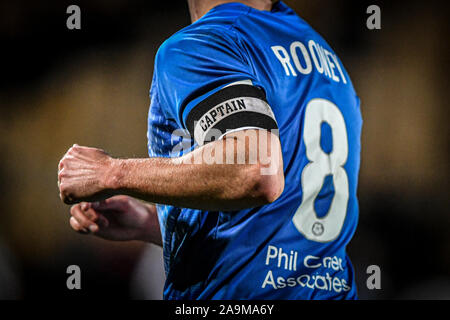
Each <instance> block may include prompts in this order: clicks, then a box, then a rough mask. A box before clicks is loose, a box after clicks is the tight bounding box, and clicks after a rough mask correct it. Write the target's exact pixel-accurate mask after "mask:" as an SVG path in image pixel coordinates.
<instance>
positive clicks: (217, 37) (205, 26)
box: [157, 3, 249, 59]
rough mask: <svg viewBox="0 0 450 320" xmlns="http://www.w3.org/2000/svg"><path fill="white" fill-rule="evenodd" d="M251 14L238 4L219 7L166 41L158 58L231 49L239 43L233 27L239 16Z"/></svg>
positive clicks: (159, 51) (246, 8)
mask: <svg viewBox="0 0 450 320" xmlns="http://www.w3.org/2000/svg"><path fill="white" fill-rule="evenodd" d="M248 13H249V10H248V7H247V6H244V5H239V4H238V3H228V4H223V5H219V6H217V7H215V8H213V9H211V10H210V11H209V12H208V13H207V14H206V15H205V16H203V17H202V18H201V19H199V20H198V21H196V22H194V23H192V24H190V25H188V26H186V27H185V28H183V29H181V30H179V31H178V32H176V33H175V34H173V35H172V36H171V37H170V38H168V39H167V40H165V41H164V42H163V43H162V44H161V46H160V47H159V49H158V52H157V58H164V59H167V58H169V57H173V58H176V56H177V55H180V54H185V53H187V52H197V53H201V51H202V49H207V48H211V47H217V46H221V45H222V46H232V44H233V43H236V41H237V34H236V30H235V29H234V28H233V27H234V25H235V24H236V23H237V21H238V20H239V18H240V16H245V15H247V14H248Z"/></svg>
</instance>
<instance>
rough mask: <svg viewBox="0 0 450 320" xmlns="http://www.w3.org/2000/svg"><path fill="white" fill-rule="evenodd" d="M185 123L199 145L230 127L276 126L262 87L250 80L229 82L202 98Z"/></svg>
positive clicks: (216, 138)
mask: <svg viewBox="0 0 450 320" xmlns="http://www.w3.org/2000/svg"><path fill="white" fill-rule="evenodd" d="M186 126H187V129H188V130H189V133H190V134H191V136H192V137H194V140H195V141H196V142H197V143H198V144H199V145H204V144H205V143H208V142H211V141H215V140H219V139H221V138H222V137H223V136H224V135H225V134H226V133H229V132H231V131H237V130H244V129H254V128H258V129H266V130H269V131H270V130H276V129H278V125H277V121H276V120H275V116H274V114H273V112H272V109H271V108H270V106H269V104H268V103H267V100H266V97H265V94H264V91H263V90H261V89H260V88H258V87H256V86H253V85H249V84H232V85H230V86H227V87H224V88H223V89H221V90H220V91H218V92H216V93H213V94H212V95H210V96H209V97H207V98H205V99H204V100H202V101H201V102H200V103H198V104H197V105H196V106H195V107H194V108H193V109H192V110H191V111H190V112H189V114H188V116H187V119H186Z"/></svg>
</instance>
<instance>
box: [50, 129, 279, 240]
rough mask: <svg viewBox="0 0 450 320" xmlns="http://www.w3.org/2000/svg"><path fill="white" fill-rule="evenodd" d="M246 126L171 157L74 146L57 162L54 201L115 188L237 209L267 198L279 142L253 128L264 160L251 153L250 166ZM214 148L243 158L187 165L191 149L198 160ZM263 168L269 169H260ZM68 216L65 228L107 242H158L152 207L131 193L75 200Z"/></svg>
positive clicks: (273, 191) (274, 193) (272, 191)
mask: <svg viewBox="0 0 450 320" xmlns="http://www.w3.org/2000/svg"><path fill="white" fill-rule="evenodd" d="M246 131H247V132H246ZM248 131H249V130H243V131H239V132H236V133H233V134H229V135H227V136H225V139H223V140H221V141H217V142H214V143H210V144H207V145H206V146H204V147H202V148H199V149H197V150H196V151H194V152H192V153H189V154H187V155H185V156H184V157H180V158H175V159H165V158H153V159H152V158H150V159H114V158H112V157H110V156H109V155H107V154H106V153H105V152H104V151H102V150H100V149H96V148H87V147H81V146H77V145H75V146H73V147H72V148H70V149H69V151H68V152H67V153H66V155H65V156H64V157H63V159H62V160H61V162H60V164H59V174H58V178H59V186H60V195H61V199H62V200H63V201H64V202H66V203H74V202H79V201H91V200H99V199H103V198H107V197H109V196H111V195H114V194H119V193H120V194H127V195H130V196H133V197H136V198H140V199H143V200H147V201H151V202H158V203H165V204H172V205H176V206H183V207H193V208H201V209H205V210H237V209H241V208H247V207H254V206H259V205H263V204H266V203H270V202H273V201H274V200H276V199H277V198H278V197H279V195H280V194H281V192H282V190H283V187H284V176H283V170H282V159H281V150H280V145H279V140H278V138H277V137H275V136H274V135H272V134H271V133H268V132H267V131H265V130H263V131H260V130H253V131H255V132H257V136H258V138H259V139H267V146H268V150H267V153H266V155H268V156H269V158H268V159H266V161H263V162H264V164H262V163H261V162H262V161H261V160H262V159H261V157H262V155H264V153H261V154H260V152H256V153H255V154H257V155H258V158H257V161H256V162H255V163H253V164H252V163H249V162H250V151H249V149H250V148H258V145H260V143H258V144H257V145H251V143H252V141H250V140H249V139H245V138H246V137H248V135H247V134H248ZM230 140H233V141H231V142H232V147H231V148H230V147H228V148H227V143H228V145H230V144H229V143H230ZM239 140H242V142H244V143H245V148H243V149H241V150H242V153H244V154H239V149H240V148H239V142H240V141H239ZM244 140H247V141H244ZM241 145H244V144H241ZM216 152H223V156H224V158H226V157H228V159H232V161H235V162H238V159H239V158H240V157H241V158H242V157H243V158H244V159H245V163H244V164H206V163H204V164H195V163H193V162H194V158H195V157H196V156H198V154H199V153H201V157H202V159H204V154H209V155H211V156H212V157H215V156H216V154H215V153H216ZM230 152H232V153H233V154H232V155H231V156H230V154H229V153H230ZM267 160H268V161H267ZM187 163H191V164H187ZM264 166H265V167H266V168H267V169H271V170H272V172H270V171H269V172H268V173H270V174H262V172H263V171H262V169H263V167H264ZM174 173H175V174H174ZM175 177H176V178H175ZM180 186H183V187H180ZM71 215H72V217H71V219H70V225H71V227H72V228H73V229H74V230H76V231H79V232H82V233H88V232H91V233H94V234H96V235H98V236H100V237H102V238H106V239H110V240H143V241H147V242H152V243H155V244H158V245H160V244H161V234H160V230H159V224H158V219H157V214H156V208H155V206H154V205H151V204H147V203H142V202H140V201H138V200H136V199H133V198H131V197H126V196H116V197H112V198H109V199H106V200H105V201H101V202H94V203H92V204H91V203H86V202H83V203H81V204H76V205H74V206H73V207H72V208H71Z"/></svg>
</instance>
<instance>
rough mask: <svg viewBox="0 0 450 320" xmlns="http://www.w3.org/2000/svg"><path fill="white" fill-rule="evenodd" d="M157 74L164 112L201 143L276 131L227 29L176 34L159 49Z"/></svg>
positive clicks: (262, 93)
mask: <svg viewBox="0 0 450 320" xmlns="http://www.w3.org/2000/svg"><path fill="white" fill-rule="evenodd" d="M155 72H156V83H157V90H158V97H159V100H160V101H159V102H160V104H161V105H162V106H163V109H164V112H165V113H166V114H167V116H169V117H171V118H173V119H175V121H177V123H178V124H179V126H180V127H182V128H184V129H187V130H188V131H189V133H190V135H191V137H192V138H194V140H195V141H196V142H197V143H198V144H199V145H203V144H205V143H207V142H209V141H213V140H217V139H219V138H221V137H222V136H223V135H224V134H226V133H227V132H230V131H236V130H241V129H245V128H262V129H267V130H272V129H277V128H278V127H277V123H276V120H275V116H274V114H273V112H272V110H271V108H270V106H269V104H268V103H267V100H266V96H265V90H264V86H263V84H262V83H260V82H259V81H258V79H257V78H256V77H255V75H254V74H253V72H252V69H251V64H250V63H249V62H248V60H247V58H246V55H245V53H244V52H243V50H242V49H241V48H240V46H239V43H238V41H237V39H236V38H235V37H234V36H233V34H232V33H231V31H229V30H227V29H225V28H224V30H223V32H222V31H221V32H219V31H218V30H214V31H212V30H207V31H196V32H195V33H180V34H176V35H175V36H173V37H172V38H170V39H169V40H167V41H166V42H165V43H164V44H163V45H162V46H161V47H160V49H159V50H158V54H157V57H156V62H155Z"/></svg>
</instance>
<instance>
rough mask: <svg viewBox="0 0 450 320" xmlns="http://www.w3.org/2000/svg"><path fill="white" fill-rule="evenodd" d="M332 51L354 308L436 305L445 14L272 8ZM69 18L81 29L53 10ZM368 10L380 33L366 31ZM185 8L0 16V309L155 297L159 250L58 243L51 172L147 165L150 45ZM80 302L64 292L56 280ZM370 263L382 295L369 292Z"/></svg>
mask: <svg viewBox="0 0 450 320" xmlns="http://www.w3.org/2000/svg"><path fill="white" fill-rule="evenodd" d="M285 2H286V3H287V4H289V5H290V6H292V7H293V8H294V9H295V10H296V11H297V13H298V14H299V15H300V16H302V17H303V18H304V19H305V20H307V21H308V22H309V23H310V24H311V25H312V26H313V27H314V28H315V29H316V30H317V31H319V32H320V33H321V34H322V35H323V36H324V37H325V38H326V39H327V41H328V42H329V43H330V44H331V45H332V47H334V49H335V51H336V52H337V54H338V55H339V56H340V58H341V59H342V60H343V62H344V64H345V66H346V68H347V69H348V71H349V73H350V75H351V76H352V80H353V83H354V85H355V87H356V90H357V92H358V94H359V96H360V97H361V100H362V112H363V118H364V127H363V136H362V146H363V150H362V164H361V173H360V187H359V199H360V220H359V227H358V229H357V231H356V234H355V237H354V239H353V240H352V242H351V243H350V245H349V252H350V255H351V258H352V261H353V263H354V265H355V268H356V272H357V282H358V288H359V294H360V297H361V298H363V299H405V298H437V299H440V298H447V299H450V232H449V227H450V212H449V204H450V203H449V129H448V128H449V126H448V120H449V117H448V107H449V103H448V97H447V95H448V92H449V86H448V79H449V78H448V75H449V71H450V70H449V41H448V39H449V35H450V33H449V29H448V27H449V23H448V15H447V13H446V10H444V5H443V4H444V3H445V2H444V1H433V0H431V1H370V2H369V1H361V0H351V1H350V0H346V1H341V0H339V1H338V0H316V1H307V0H297V1H295V0H291V1H288V0H286V1H285ZM71 4H77V5H78V6H79V7H80V8H81V30H68V29H67V28H66V19H67V18H68V16H69V14H66V8H67V7H68V6H69V5H71ZM370 4H377V5H379V6H380V7H381V15H382V29H381V30H374V31H371V30H368V29H367V28H366V19H367V17H368V14H366V8H367V7H368V6H369V5H370ZM189 22H190V20H189V13H188V10H187V4H186V3H185V1H181V0H180V1H171V2H168V1H150V0H108V1H106V0H89V1H87V0H86V1H76V2H69V1H65V0H59V1H56V0H55V1H35V2H30V1H24V0H14V1H10V0H2V1H1V2H0V39H1V60H0V65H1V77H0V152H1V156H0V208H1V209H0V210H1V213H0V299H15V298H60V297H66V296H67V297H83V298H84V297H94V296H95V297H106V298H108V297H117V298H135V299H159V298H161V295H162V283H163V281H164V272H163V269H162V262H161V251H160V249H159V248H157V247H155V246H152V245H148V246H145V245H143V244H141V243H137V242H136V243H133V242H131V243H113V242H107V241H104V240H100V239H94V238H92V237H83V236H81V235H79V234H76V233H74V232H72V231H71V229H70V227H69V224H68V220H69V215H68V207H67V206H65V205H63V204H62V203H61V202H60V200H59V198H58V191H57V185H56V180H57V164H58V161H59V159H60V158H61V157H62V155H63V154H64V153H65V151H66V150H67V149H68V148H69V147H70V146H71V145H72V144H73V143H78V144H82V145H89V146H98V147H101V148H104V149H105V150H107V151H108V152H109V153H111V154H113V155H114V156H119V157H146V156H147V150H146V143H147V141H146V117H147V111H148V106H149V97H148V90H149V87H150V82H151V78H152V71H153V59H154V56H155V53H156V50H157V48H158V46H159V45H160V44H161V43H162V42H163V41H164V40H165V39H166V38H168V37H169V36H170V35H171V34H173V33H174V32H176V31H177V30H179V29H181V28H182V27H184V26H186V25H188V24H189ZM71 264H76V265H79V266H80V267H81V270H82V290H72V291H69V290H67V288H66V278H67V276H68V275H67V274H66V268H67V267H68V266H69V265H71ZM371 264H376V265H379V266H380V268H381V272H382V289H381V290H368V289H367V287H366V279H367V277H368V275H367V274H366V268H367V267H368V266H369V265H371Z"/></svg>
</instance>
